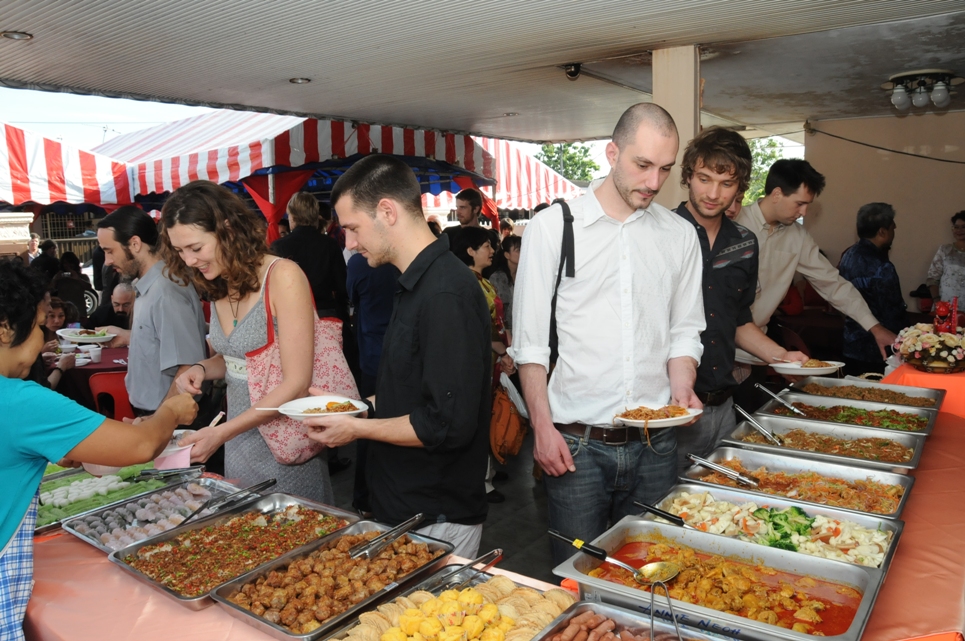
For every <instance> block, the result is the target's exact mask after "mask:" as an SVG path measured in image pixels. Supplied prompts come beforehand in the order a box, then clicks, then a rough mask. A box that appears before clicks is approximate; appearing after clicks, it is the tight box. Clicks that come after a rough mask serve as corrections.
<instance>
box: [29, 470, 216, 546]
mask: <svg viewBox="0 0 965 641" xmlns="http://www.w3.org/2000/svg"><path fill="white" fill-rule="evenodd" d="M70 472H71V473H65V472H58V473H57V476H56V477H55V476H54V475H51V476H50V477H48V478H46V479H44V481H45V482H46V481H51V480H55V478H63V477H65V476H72V475H73V474H77V475H80V474H82V473H84V469H83V468H78V469H76V470H71V471H70ZM201 474H202V472H201V471H200V470H198V471H192V472H188V473H186V474H180V475H178V476H170V477H165V478H164V479H162V480H164V481H165V485H164V487H156V488H154V489H151V490H144V491H143V492H139V493H138V494H132V495H130V496H126V497H124V498H122V499H118V500H116V501H112V502H110V503H105V504H104V505H99V506H97V507H94V508H91V509H89V510H86V511H84V512H78V513H77V514H71V515H70V516H68V517H65V518H64V519H61V520H59V521H54V522H53V523H48V524H47V525H41V526H39V527H37V528H35V529H34V536H40V535H42V534H47V533H48V532H53V531H54V530H57V529H59V528H60V527H61V525H62V524H63V522H64V521H65V520H71V521H72V520H74V519H76V518H80V517H84V516H90V515H91V514H93V513H94V512H99V511H100V510H109V509H111V508H112V507H117V506H119V505H123V504H124V503H127V502H129V501H134V500H137V499H139V498H141V497H143V496H144V495H145V494H153V493H154V492H163V491H164V490H168V489H171V486H173V485H178V484H179V483H183V482H184V481H193V480H195V479H197V478H198V477H199V476H201ZM141 480H151V479H150V478H146V479H141ZM132 482H133V483H137V482H139V481H132Z"/></svg>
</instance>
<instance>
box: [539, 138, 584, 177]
mask: <svg viewBox="0 0 965 641" xmlns="http://www.w3.org/2000/svg"><path fill="white" fill-rule="evenodd" d="M536 158H537V159H539V160H540V161H542V162H544V163H546V164H547V165H549V166H550V167H551V168H553V170H554V171H557V172H559V173H561V174H562V175H563V177H564V178H567V179H568V180H592V179H593V172H594V171H597V170H599V169H600V166H599V165H598V164H596V163H595V162H593V160H592V159H591V158H590V148H589V147H587V146H585V145H581V144H579V143H575V142H568V143H564V144H561V145H543V150H542V151H540V152H539V153H538V154H536Z"/></svg>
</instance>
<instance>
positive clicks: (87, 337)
mask: <svg viewBox="0 0 965 641" xmlns="http://www.w3.org/2000/svg"><path fill="white" fill-rule="evenodd" d="M57 336H60V337H61V338H63V339H65V340H68V341H71V342H73V343H107V342H108V341H110V340H111V339H112V338H114V337H115V336H117V334H108V333H107V331H106V330H101V331H99V332H98V331H95V330H93V329H74V328H71V329H66V328H65V329H58V330H57Z"/></svg>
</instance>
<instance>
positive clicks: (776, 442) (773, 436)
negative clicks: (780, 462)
mask: <svg viewBox="0 0 965 641" xmlns="http://www.w3.org/2000/svg"><path fill="white" fill-rule="evenodd" d="M734 409H735V410H737V411H738V412H740V415H741V416H743V417H744V418H745V419H747V422H748V423H750V424H751V427H753V428H754V429H755V430H757V431H758V432H760V433H761V434H763V435H764V438H766V439H767V440H768V441H770V442H771V443H773V444H774V445H777V446H780V447H784V440H783V439H782V438H781V437H780V436H778V435H776V434H774V433H772V432H771V431H770V430H768V429H767V428H765V427H764V426H763V425H761V424H760V423H758V422H757V421H756V420H755V419H754V417H753V416H751V415H750V414H749V413H748V412H747V410H745V409H744V408H743V407H741V406H740V405H735V406H734Z"/></svg>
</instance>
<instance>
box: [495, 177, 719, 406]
mask: <svg viewBox="0 0 965 641" xmlns="http://www.w3.org/2000/svg"><path fill="white" fill-rule="evenodd" d="M599 183H600V181H595V182H594V183H593V184H592V185H591V186H590V190H589V191H587V193H586V195H584V196H582V197H580V198H577V199H576V200H574V201H573V202H571V203H569V206H570V210H571V212H572V213H573V219H574V220H573V235H574V240H575V245H576V251H575V254H576V261H575V263H576V275H575V277H574V278H566V277H565V274H564V277H563V280H562V282H561V283H560V288H559V295H558V298H557V302H556V319H557V333H558V335H559V358H558V360H557V362H556V368H555V369H554V370H553V374H552V376H551V378H550V381H549V389H548V394H549V405H550V411H551V414H552V416H553V421H554V422H556V423H577V422H578V423H586V424H589V425H612V423H613V417H614V416H615V415H616V414H619V413H620V412H622V411H624V410H625V409H626V408H633V407H638V406H640V405H648V406H651V407H660V406H662V405H665V404H666V403H667V402H669V401H670V377H669V374H668V372H667V361H668V360H669V359H671V358H676V357H680V356H689V357H691V358H693V359H695V360H696V361H698V362H699V361H700V356H701V354H702V352H703V347H702V346H701V344H700V332H701V331H703V329H704V327H705V324H704V309H703V297H702V295H701V274H702V271H701V254H700V245H699V244H698V241H697V234H696V232H695V231H694V227H693V225H691V224H690V223H688V222H687V221H685V220H683V219H682V218H680V217H679V216H677V215H676V214H674V213H673V212H671V211H670V210H669V209H666V208H665V207H662V206H660V205H657V204H655V203H654V204H651V205H650V206H649V207H648V208H647V209H640V210H637V211H635V212H634V213H633V214H631V215H630V217H629V218H627V220H626V221H625V222H622V223H621V222H619V221H617V220H614V219H613V218H610V217H609V216H607V215H606V214H605V213H604V211H603V208H602V207H601V206H600V202H599V201H598V200H597V199H596V196H594V194H593V190H594V189H595V188H596V187H597V186H598V185H599ZM562 237H563V214H562V211H561V208H560V207H559V205H554V206H552V207H549V208H548V209H545V210H543V211H541V212H540V213H539V214H537V215H536V217H534V218H533V219H532V220H531V221H530V222H529V224H528V225H527V226H526V233H525V234H524V235H523V246H522V253H521V255H520V260H519V269H518V271H517V273H516V291H515V293H514V296H513V347H512V348H511V349H512V352H511V354H512V356H513V358H514V359H515V361H516V363H517V364H519V365H523V364H527V363H538V364H540V365H543V366H544V367H547V369H548V366H549V358H550V349H549V321H550V303H551V300H552V296H553V288H554V286H555V284H556V275H557V271H558V269H559V261H560V251H561V244H562Z"/></svg>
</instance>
